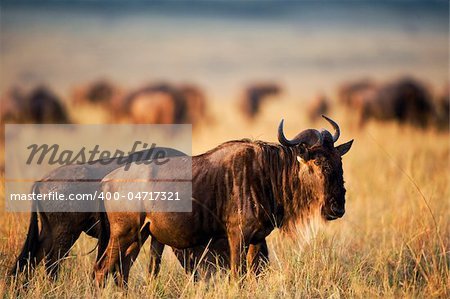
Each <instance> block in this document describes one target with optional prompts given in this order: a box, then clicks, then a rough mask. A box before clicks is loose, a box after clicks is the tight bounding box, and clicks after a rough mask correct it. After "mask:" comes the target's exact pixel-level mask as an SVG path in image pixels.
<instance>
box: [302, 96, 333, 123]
mask: <svg viewBox="0 0 450 299" xmlns="http://www.w3.org/2000/svg"><path fill="white" fill-rule="evenodd" d="M329 109H330V101H329V100H328V98H327V97H326V96H325V95H323V94H322V95H319V96H318V97H317V98H315V99H314V100H312V101H310V102H309V103H308V107H307V109H306V112H307V114H308V118H309V120H310V121H311V122H315V121H317V120H318V119H319V118H320V117H321V115H324V114H327V113H328V110H329Z"/></svg>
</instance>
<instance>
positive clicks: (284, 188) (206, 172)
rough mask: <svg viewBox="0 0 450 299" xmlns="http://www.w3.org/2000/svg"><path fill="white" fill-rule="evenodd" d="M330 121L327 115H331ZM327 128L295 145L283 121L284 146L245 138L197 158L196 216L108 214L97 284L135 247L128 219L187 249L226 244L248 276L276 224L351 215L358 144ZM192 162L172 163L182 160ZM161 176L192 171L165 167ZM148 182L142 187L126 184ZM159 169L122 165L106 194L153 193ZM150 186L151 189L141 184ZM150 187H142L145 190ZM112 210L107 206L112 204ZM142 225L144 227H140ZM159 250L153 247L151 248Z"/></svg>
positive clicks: (159, 240)
mask: <svg viewBox="0 0 450 299" xmlns="http://www.w3.org/2000/svg"><path fill="white" fill-rule="evenodd" d="M325 118H326V117H325ZM326 119H327V120H328V121H329V122H330V123H331V124H332V125H333V127H334V129H335V133H334V134H333V135H332V134H331V133H330V132H328V131H327V130H322V131H320V132H319V131H317V130H315V129H307V130H304V131H302V132H300V133H299V134H298V135H297V136H296V137H294V139H292V140H288V139H287V138H286V137H285V135H284V132H283V121H282V122H281V123H280V126H279V129H278V139H279V142H280V144H274V143H267V142H263V141H250V140H239V141H230V142H226V143H223V144H222V145H220V146H218V147H216V148H214V149H212V150H210V151H208V152H206V153H204V154H201V155H198V156H194V157H192V211H191V212H184V213H180V212H156V213H155V212H146V216H145V219H142V218H141V219H137V218H136V219H133V220H129V218H124V217H123V216H122V215H116V214H115V213H108V219H109V222H110V225H111V226H110V227H111V235H110V239H109V243H108V247H107V249H106V250H105V253H104V255H103V256H102V257H101V258H100V259H99V261H98V263H97V265H96V279H97V282H98V283H99V284H103V283H104V279H105V277H106V275H107V274H108V272H110V271H112V270H113V269H114V267H115V265H116V264H117V263H118V261H119V260H120V257H121V252H125V250H126V249H127V248H128V247H129V246H130V244H132V243H133V242H135V240H136V239H137V238H138V235H137V234H136V233H133V231H131V232H130V230H126V229H125V230H124V229H123V225H124V223H127V222H128V221H132V222H137V225H136V224H132V225H133V226H143V225H145V224H148V229H149V232H148V233H149V234H150V235H151V236H152V243H153V240H154V241H155V244H160V245H162V244H165V245H169V246H171V247H174V248H177V249H185V248H190V247H194V246H198V245H205V244H207V242H208V240H210V239H211V238H212V239H226V240H227V241H228V246H229V252H230V266H231V270H232V273H233V275H234V276H237V275H239V274H240V273H243V272H244V271H246V270H245V266H246V262H245V261H246V258H247V254H248V252H249V250H250V248H252V247H254V246H257V245H258V244H261V243H262V242H265V238H266V237H267V236H268V235H269V234H270V233H271V232H272V231H273V229H275V228H276V227H279V228H281V229H282V230H283V231H290V230H292V229H293V228H294V227H295V225H296V223H298V222H299V221H304V220H305V219H308V218H309V217H311V216H312V215H313V214H315V213H316V211H318V213H320V215H321V216H322V218H323V219H324V220H334V219H337V218H340V217H342V216H343V215H344V213H345V192H346V191H345V188H344V179H343V170H342V158H341V157H342V156H343V155H344V154H345V153H347V152H348V151H349V149H350V148H351V145H352V142H353V140H351V141H349V142H347V143H344V144H342V145H339V146H334V143H335V142H336V141H337V140H338V138H339V135H340V130H339V126H338V125H337V124H336V123H335V122H334V121H332V120H331V119H329V118H326ZM183 159H187V157H176V158H174V159H171V161H173V162H174V163H175V165H176V164H177V161H178V162H180V161H181V162H183V161H184V160H183ZM161 172H162V173H158V175H161V176H162V177H171V176H172V177H173V175H174V173H177V174H179V173H183V172H186V173H187V172H190V170H188V169H179V168H177V169H171V168H170V165H169V167H166V168H164V170H162V171H161ZM124 179H125V180H126V181H129V182H134V181H136V180H142V179H144V180H146V181H148V182H149V183H148V184H146V185H139V186H140V187H136V185H133V184H131V185H130V184H125V183H123V180H124ZM154 179H155V169H154V168H152V166H151V165H135V166H134V167H132V168H131V169H130V170H129V171H128V172H125V171H124V169H123V168H119V169H117V170H115V171H113V172H111V173H110V174H109V175H107V176H106V177H105V178H104V180H103V183H102V190H103V191H104V192H118V193H119V194H121V193H123V192H130V191H131V192H144V191H147V192H148V191H152V186H153V185H152V182H153V180H154ZM142 186H144V187H142ZM141 188H143V189H141ZM105 208H106V210H108V206H107V204H106V206H105ZM140 221H143V222H140ZM152 245H153V244H152Z"/></svg>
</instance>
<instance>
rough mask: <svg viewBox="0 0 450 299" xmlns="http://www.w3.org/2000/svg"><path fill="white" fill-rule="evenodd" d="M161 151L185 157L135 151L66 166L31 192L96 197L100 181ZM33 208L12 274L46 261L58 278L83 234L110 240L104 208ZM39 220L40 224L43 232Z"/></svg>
mask: <svg viewBox="0 0 450 299" xmlns="http://www.w3.org/2000/svg"><path fill="white" fill-rule="evenodd" d="M159 152H164V153H165V156H166V157H174V156H181V155H184V153H182V152H180V151H177V150H175V149H171V148H158V147H156V148H153V149H150V150H144V151H140V152H135V153H133V154H132V155H131V156H128V157H124V159H123V160H119V159H118V158H114V159H109V161H108V163H104V162H103V160H97V161H94V162H90V163H85V164H72V165H65V166H61V167H59V168H57V169H55V170H53V171H51V172H50V173H49V174H47V175H46V176H45V177H44V178H43V179H42V180H40V181H38V182H36V183H35V184H34V185H33V189H32V192H33V193H35V194H38V193H40V194H47V193H49V192H59V193H60V194H64V195H65V196H66V197H67V198H68V197H69V195H70V194H80V193H83V194H94V193H95V192H96V191H99V190H100V182H101V180H102V179H103V177H104V176H105V175H106V174H108V173H109V172H111V171H112V170H114V169H117V168H118V167H120V166H122V165H124V163H129V162H130V161H143V160H144V159H153V158H154V157H155V155H156V154H157V153H159ZM83 204H84V203H83ZM86 204H92V205H102V202H101V201H100V200H97V201H95V202H92V203H89V202H88V203H86ZM33 205H34V206H35V207H34V211H32V212H31V217H30V224H29V228H28V233H27V238H26V241H25V243H24V245H23V248H22V250H21V252H20V254H19V256H18V257H17V260H16V262H15V264H14V266H13V268H12V269H11V271H10V273H11V274H12V275H15V274H16V273H17V272H23V271H25V270H27V269H28V267H29V266H31V269H33V268H34V267H36V265H38V264H39V263H40V262H41V260H42V259H44V258H45V259H46V262H45V264H46V270H47V273H48V274H49V275H51V276H52V277H56V275H57V273H58V268H59V263H60V260H61V258H63V257H64V256H66V255H67V254H68V252H69V250H70V248H71V247H72V245H73V244H74V243H75V241H76V240H77V239H78V238H79V236H80V234H81V233H82V232H85V233H86V234H88V235H89V236H92V237H95V238H99V237H100V236H101V238H99V240H100V241H101V240H108V238H109V224H108V222H107V218H106V215H105V213H102V212H101V211H102V207H101V206H99V207H92V209H91V211H94V210H95V211H98V212H73V211H72V212H49V211H51V210H58V211H60V210H64V209H65V208H66V206H65V205H66V203H65V202H58V201H56V202H54V201H52V202H49V201H41V202H37V201H34V202H33ZM45 205H47V206H45ZM56 205H59V206H56ZM38 211H39V212H38ZM38 219H39V220H40V222H41V228H40V229H39V226H38ZM105 246H106V244H102V243H101V242H100V243H99V255H101V254H102V253H103V250H104V247H105ZM27 272H29V271H27Z"/></svg>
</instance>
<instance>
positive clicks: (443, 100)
mask: <svg viewBox="0 0 450 299" xmlns="http://www.w3.org/2000/svg"><path fill="white" fill-rule="evenodd" d="M435 110H436V123H437V127H438V128H439V129H441V130H448V129H449V126H450V84H447V85H446V86H445V88H444V89H443V91H442V93H441V94H440V95H438V97H437V98H436V101H435Z"/></svg>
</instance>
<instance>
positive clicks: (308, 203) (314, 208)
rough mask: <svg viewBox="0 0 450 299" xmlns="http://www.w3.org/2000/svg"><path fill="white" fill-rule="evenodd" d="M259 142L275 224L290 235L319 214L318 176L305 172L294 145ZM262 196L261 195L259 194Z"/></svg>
mask: <svg viewBox="0 0 450 299" xmlns="http://www.w3.org/2000/svg"><path fill="white" fill-rule="evenodd" d="M256 143H258V144H260V145H261V147H260V149H261V154H260V155H261V161H266V162H265V163H262V165H263V176H264V175H265V174H267V175H268V176H269V181H270V184H269V186H268V188H269V190H268V191H270V193H271V195H272V198H273V201H274V205H275V209H274V212H275V220H276V226H277V227H278V228H280V229H281V231H282V232H283V233H285V234H287V235H293V233H294V232H295V230H296V229H297V228H299V227H302V226H304V225H307V224H308V222H309V221H310V220H311V219H312V218H315V217H316V216H317V215H320V209H321V208H322V206H323V205H324V198H323V195H322V194H323V192H322V189H323V188H324V186H321V185H320V178H318V177H317V176H316V175H313V174H310V173H308V171H309V170H308V169H307V167H301V165H300V163H299V162H298V161H297V157H298V156H300V149H299V147H297V146H294V147H286V146H283V145H277V144H271V143H265V142H256ZM262 198H264V196H262Z"/></svg>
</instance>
